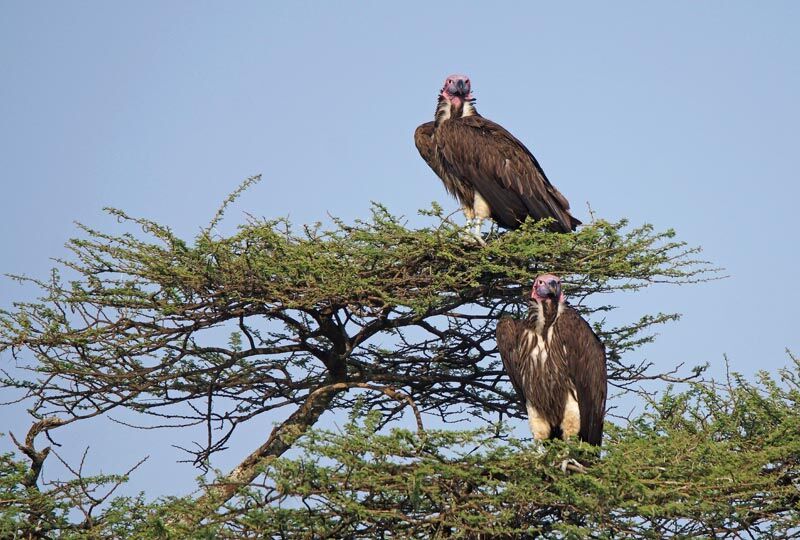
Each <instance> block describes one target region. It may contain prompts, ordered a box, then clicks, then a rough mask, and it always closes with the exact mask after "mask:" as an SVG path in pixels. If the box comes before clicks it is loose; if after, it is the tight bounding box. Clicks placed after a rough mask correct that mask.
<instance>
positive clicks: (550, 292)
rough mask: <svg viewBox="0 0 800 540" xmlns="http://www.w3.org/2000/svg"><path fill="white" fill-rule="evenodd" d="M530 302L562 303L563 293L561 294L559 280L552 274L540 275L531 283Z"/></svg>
mask: <svg viewBox="0 0 800 540" xmlns="http://www.w3.org/2000/svg"><path fill="white" fill-rule="evenodd" d="M531 300H533V301H534V302H536V303H542V302H547V301H550V302H558V303H561V302H563V301H564V293H563V292H561V280H560V279H559V278H558V277H557V276H554V275H553V274H542V275H541V276H539V277H537V278H536V279H535V280H534V282H533V290H531Z"/></svg>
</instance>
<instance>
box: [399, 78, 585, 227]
mask: <svg viewBox="0 0 800 540" xmlns="http://www.w3.org/2000/svg"><path fill="white" fill-rule="evenodd" d="M414 142H415V144H416V145H417V149H418V150H419V153H420V155H422V158H423V159H424V160H425V161H426V162H427V163H428V165H429V166H430V167H431V169H433V171H434V172H435V173H436V174H437V175H438V176H439V178H441V179H442V182H444V187H445V189H447V191H448V192H449V193H450V194H451V195H454V196H455V197H456V198H457V199H458V201H459V203H461V206H462V207H463V209H464V214H465V215H466V217H467V219H468V220H469V222H470V224H473V223H474V225H475V232H476V233H480V226H481V222H482V221H483V220H484V219H486V218H489V217H491V218H492V219H493V220H495V221H496V222H497V223H498V224H499V225H500V226H501V227H505V228H507V229H516V228H517V227H519V226H520V224H521V223H522V222H523V221H525V218H527V217H528V216H530V217H532V218H533V219H536V220H539V219H544V218H553V219H554V220H555V221H554V222H552V224H551V227H550V228H551V229H552V230H553V231H556V232H570V231H574V230H575V227H577V226H578V225H580V223H581V222H580V221H578V220H577V219H576V218H575V217H574V216H572V215H571V214H570V213H569V203H568V202H567V199H566V198H565V197H564V196H563V195H562V194H561V193H560V192H559V191H558V190H557V189H556V188H555V187H553V185H552V184H551V183H550V181H549V180H548V179H547V176H545V174H544V171H543V170H542V168H541V167H540V166H539V163H538V162H537V161H536V158H535V157H533V154H531V153H530V151H528V149H527V148H525V146H523V144H522V143H521V142H519V141H518V140H517V139H516V138H515V137H514V136H513V135H512V134H511V133H509V132H508V131H506V130H505V129H504V128H503V127H502V126H500V125H498V124H495V123H494V122H492V121H491V120H487V119H486V118H484V117H482V116H481V115H480V114H478V111H477V110H476V109H475V98H473V97H472V93H471V86H470V82H469V78H468V77H466V76H464V75H450V76H449V77H447V80H445V82H444V86H443V87H442V90H441V92H440V93H439V100H438V103H437V105H436V116H435V121H433V122H427V123H425V124H422V125H421V126H419V127H418V128H417V130H416V132H415V133H414Z"/></svg>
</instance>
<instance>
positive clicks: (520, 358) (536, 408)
mask: <svg viewBox="0 0 800 540" xmlns="http://www.w3.org/2000/svg"><path fill="white" fill-rule="evenodd" d="M531 297H532V304H531V310H530V312H529V314H528V317H527V318H526V319H525V320H521V321H517V320H514V319H511V318H503V319H502V320H500V322H499V323H498V324H497V347H498V349H499V350H500V358H501V359H502V360H503V366H505V368H506V372H507V373H508V375H509V378H510V379H511V383H512V384H513V386H514V389H515V390H516V392H517V395H518V397H519V399H520V402H521V403H522V404H523V405H525V408H526V409H527V411H528V421H529V424H530V427H531V432H532V433H533V436H534V438H536V439H548V438H553V437H562V438H564V437H569V436H572V435H578V437H579V438H580V439H581V440H582V441H586V442H588V443H590V444H594V445H600V441H601V439H602V438H603V418H604V416H605V406H606V392H607V375H606V361H605V348H604V347H603V344H602V342H601V341H600V339H599V338H598V337H597V335H595V333H594V332H593V331H592V328H591V327H590V326H589V323H587V322H586V321H585V320H584V319H583V318H582V317H581V316H580V314H579V313H578V312H577V311H575V309H574V308H572V307H570V306H569V305H567V304H566V303H565V302H564V299H563V295H562V294H561V284H560V281H559V280H558V278H556V277H555V276H552V275H544V276H540V277H538V278H537V279H536V281H535V283H534V288H533V291H532V294H531Z"/></svg>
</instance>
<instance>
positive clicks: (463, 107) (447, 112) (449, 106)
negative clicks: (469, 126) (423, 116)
mask: <svg viewBox="0 0 800 540" xmlns="http://www.w3.org/2000/svg"><path fill="white" fill-rule="evenodd" d="M467 116H480V115H479V114H478V110H477V109H476V108H475V99H474V98H473V99H456V100H454V102H452V101H450V100H449V99H447V98H445V97H444V96H439V101H438V102H437V104H436V115H435V117H434V119H435V120H436V122H435V124H434V125H435V126H437V127H438V126H439V124H441V123H442V122H444V121H446V120H450V119H452V118H466V117H467Z"/></svg>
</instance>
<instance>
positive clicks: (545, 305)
mask: <svg viewBox="0 0 800 540" xmlns="http://www.w3.org/2000/svg"><path fill="white" fill-rule="evenodd" d="M563 306H564V304H562V303H560V302H555V301H553V300H549V299H548V300H543V301H541V302H536V301H535V300H534V301H533V302H532V303H531V308H530V309H529V310H528V322H529V323H531V324H532V325H533V327H534V330H535V331H536V333H537V334H539V335H540V336H544V335H545V334H546V333H547V331H548V330H549V329H550V327H551V326H553V323H554V322H556V319H557V318H558V316H559V315H560V314H561V311H562V310H563V309H564V307H563Z"/></svg>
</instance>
